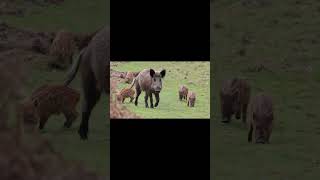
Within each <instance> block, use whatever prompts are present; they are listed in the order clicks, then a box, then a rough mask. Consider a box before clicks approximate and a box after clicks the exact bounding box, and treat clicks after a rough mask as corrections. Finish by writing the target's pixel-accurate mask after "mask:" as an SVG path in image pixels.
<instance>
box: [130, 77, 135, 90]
mask: <svg viewBox="0 0 320 180" xmlns="http://www.w3.org/2000/svg"><path fill="white" fill-rule="evenodd" d="M136 80H137V79H136V78H134V79H133V81H132V83H131V86H130V88H129V89H131V88H132V87H133V85H134V84H135V83H136Z"/></svg>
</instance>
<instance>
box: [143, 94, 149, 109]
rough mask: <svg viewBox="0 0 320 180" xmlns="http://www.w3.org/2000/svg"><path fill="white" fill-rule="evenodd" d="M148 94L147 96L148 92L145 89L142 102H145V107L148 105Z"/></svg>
mask: <svg viewBox="0 0 320 180" xmlns="http://www.w3.org/2000/svg"><path fill="white" fill-rule="evenodd" d="M148 96H149V93H148V92H147V91H146V94H145V96H144V103H145V104H146V108H149V105H148Z"/></svg>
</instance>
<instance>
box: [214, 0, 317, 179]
mask: <svg viewBox="0 0 320 180" xmlns="http://www.w3.org/2000/svg"><path fill="white" fill-rule="evenodd" d="M242 2H247V4H246V5H245V4H244V3H242ZM250 2H251V3H250ZM253 2H255V3H253ZM315 4H317V1H315V0H308V1H299V0H298V1H287V0H284V1H262V0H261V1H254V0H242V1H236V0H230V1H223V0H216V1H214V3H211V17H214V18H211V23H210V27H211V56H212V58H213V60H214V63H213V65H214V68H213V71H214V72H213V73H214V78H213V84H214V85H215V86H214V88H213V91H212V93H213V96H212V100H211V101H212V102H213V106H212V112H213V113H212V114H213V120H212V121H211V179H224V180H233V179H238V180H241V179H243V180H246V179H262V180H264V179H266V180H267V179H279V180H280V179H317V177H319V176H320V171H319V167H320V163H319V162H320V156H319V151H320V146H319V143H318V142H319V139H320V121H319V113H318V112H319V110H318V108H319V101H318V99H319V98H320V94H319V91H318V90H319V88H320V83H319V80H320V79H319V77H320V76H319V75H320V71H319V69H317V68H316V67H319V65H320V51H319V46H320V43H319V39H318V37H320V31H319V29H320V26H319V23H318V20H319V18H318V17H319V13H320V11H319V6H315ZM235 76H237V77H244V78H246V79H248V81H249V83H250V84H251V86H252V89H253V95H254V94H256V93H257V92H259V91H264V92H266V93H268V94H270V95H271V96H272V98H273V101H274V104H275V106H274V109H275V124H274V130H273V133H272V135H271V144H268V145H255V144H249V143H248V142H247V133H248V131H247V127H246V126H245V125H244V124H242V123H241V121H239V120H235V119H233V121H232V122H231V123H230V124H222V123H221V122H220V121H221V115H220V100H219V98H218V92H219V89H220V85H221V82H222V80H223V79H227V78H230V77H235Z"/></svg>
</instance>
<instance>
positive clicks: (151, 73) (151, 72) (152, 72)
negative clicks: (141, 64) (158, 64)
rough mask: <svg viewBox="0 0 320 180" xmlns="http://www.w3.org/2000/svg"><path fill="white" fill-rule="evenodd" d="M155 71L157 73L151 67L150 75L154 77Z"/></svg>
mask: <svg viewBox="0 0 320 180" xmlns="http://www.w3.org/2000/svg"><path fill="white" fill-rule="evenodd" d="M155 73H156V72H154V70H153V69H150V76H151V77H153V76H154V74H155Z"/></svg>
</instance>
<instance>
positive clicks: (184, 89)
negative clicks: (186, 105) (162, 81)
mask: <svg viewBox="0 0 320 180" xmlns="http://www.w3.org/2000/svg"><path fill="white" fill-rule="evenodd" d="M187 96H188V88H187V87H186V86H185V85H182V86H180V89H179V99H180V101H182V99H185V100H187Z"/></svg>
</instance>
